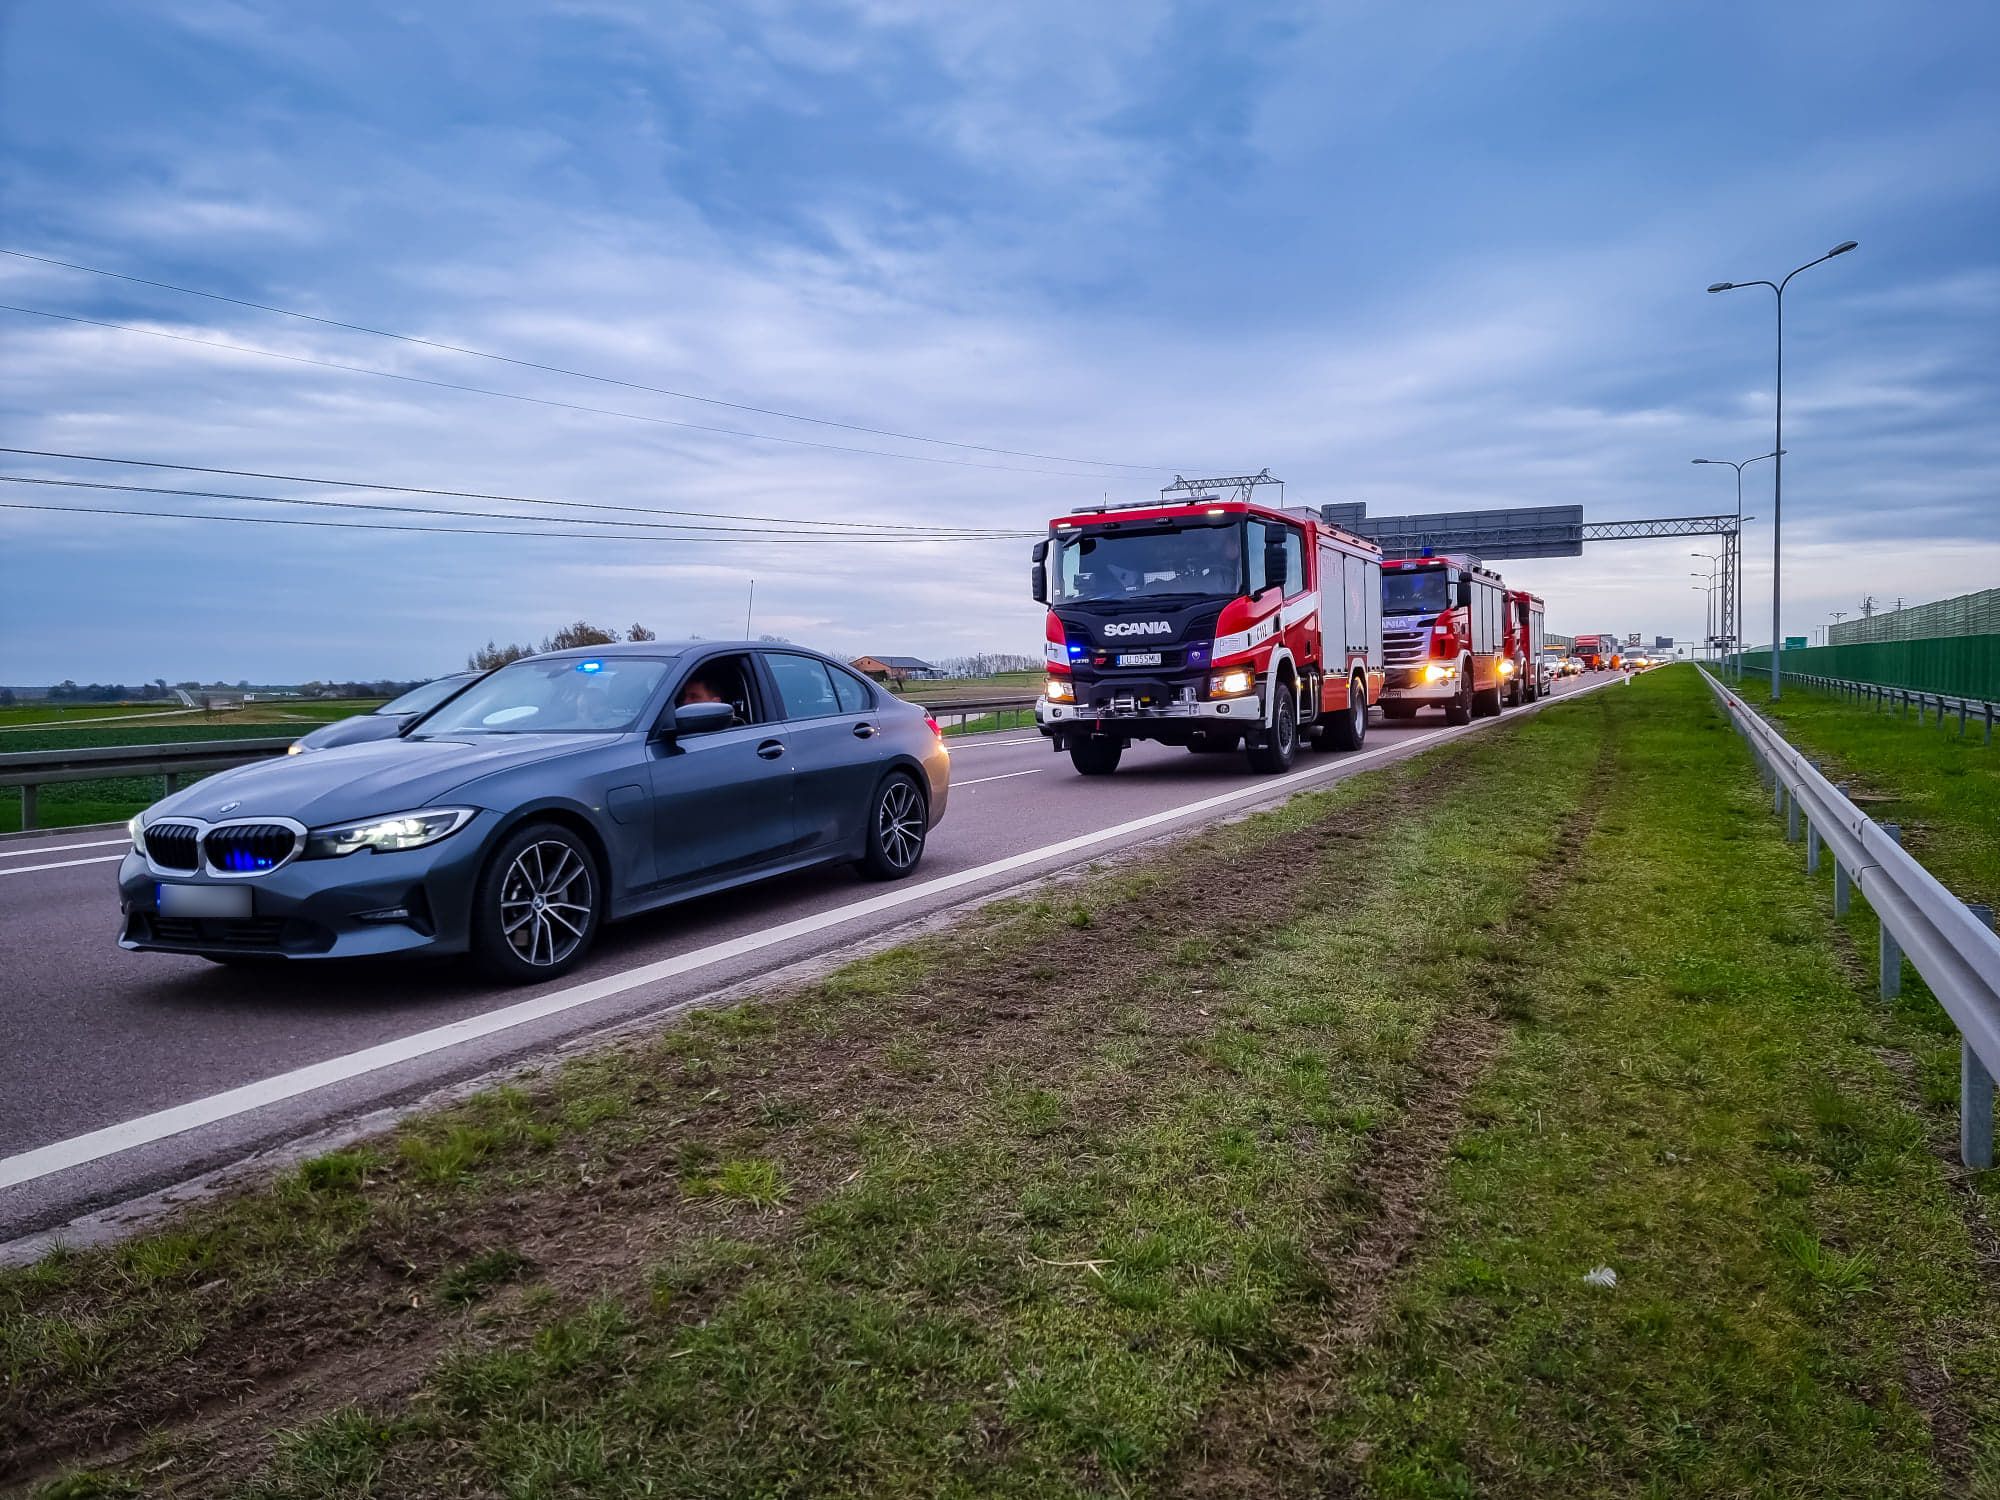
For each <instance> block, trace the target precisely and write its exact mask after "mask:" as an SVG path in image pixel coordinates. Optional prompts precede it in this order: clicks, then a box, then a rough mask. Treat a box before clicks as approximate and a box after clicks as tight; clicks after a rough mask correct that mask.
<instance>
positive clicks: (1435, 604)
mask: <svg viewBox="0 0 2000 1500" xmlns="http://www.w3.org/2000/svg"><path fill="white" fill-rule="evenodd" d="M1508 612H1509V600H1508V593H1507V585H1506V584H1505V583H1504V582H1503V581H1502V580H1501V577H1500V575H1499V574H1498V573H1495V572H1494V571H1493V570H1492V569H1490V568H1487V567H1485V566H1483V565H1482V564H1481V563H1480V562H1479V560H1478V559H1477V558H1472V557H1401V558H1396V559H1393V560H1391V561H1388V562H1385V563H1383V564H1382V658H1383V665H1384V667H1385V669H1386V670H1387V673H1388V679H1387V682H1386V683H1385V684H1384V686H1383V689H1382V712H1383V713H1385V714H1387V715H1388V716H1389V717H1390V718H1392V719H1407V718H1409V717H1411V716H1412V715H1413V714H1415V713H1416V711H1417V710H1418V709H1420V708H1441V709H1443V710H1444V715H1445V719H1446V722H1448V723H1452V724H1469V723H1471V722H1472V719H1473V718H1474V716H1475V715H1477V716H1481V717H1486V716H1490V715H1493V714H1497V713H1499V712H1500V707H1501V701H1502V698H1503V696H1504V694H1505V692H1506V690H1507V681H1508V679H1509V677H1511V676H1512V675H1513V673H1514V671H1515V670H1516V669H1515V668H1514V666H1513V663H1512V662H1511V660H1510V659H1509V656H1508V651H1507V632H1508V624H1507V620H1508Z"/></svg>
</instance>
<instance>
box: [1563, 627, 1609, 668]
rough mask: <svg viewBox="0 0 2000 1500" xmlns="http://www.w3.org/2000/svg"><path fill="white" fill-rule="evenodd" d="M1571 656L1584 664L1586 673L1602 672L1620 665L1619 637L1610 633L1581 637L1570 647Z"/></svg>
mask: <svg viewBox="0 0 2000 1500" xmlns="http://www.w3.org/2000/svg"><path fill="white" fill-rule="evenodd" d="M1570 655H1572V656H1574V657H1575V658H1576V659H1577V660H1578V661H1580V662H1582V663H1583V670H1584V671H1586V672H1602V671H1604V670H1605V669H1606V668H1608V667H1614V666H1616V665H1618V637H1617V636H1616V635H1614V634H1612V633H1611V632H1609V631H1605V632H1603V633H1602V634H1599V635H1580V636H1578V637H1577V638H1576V644H1575V645H1573V646H1571V647H1570Z"/></svg>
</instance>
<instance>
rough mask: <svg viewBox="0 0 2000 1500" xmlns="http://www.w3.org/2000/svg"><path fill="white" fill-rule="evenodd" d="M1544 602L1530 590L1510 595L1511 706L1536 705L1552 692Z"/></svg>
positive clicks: (1507, 666)
mask: <svg viewBox="0 0 2000 1500" xmlns="http://www.w3.org/2000/svg"><path fill="white" fill-rule="evenodd" d="M1542 613H1543V611H1542V601H1541V600H1540V599H1539V598H1537V597H1536V596H1535V595H1533V594H1531V593H1529V592H1528V591H1527V590H1526V589H1509V590H1508V591H1507V645H1506V653H1507V659H1506V660H1505V661H1504V662H1502V663H1501V664H1500V668H1501V671H1502V672H1504V673H1505V674H1506V677H1507V705H1508V707H1510V708H1519V707H1520V706H1521V705H1522V704H1523V703H1533V702H1534V701H1535V700H1536V699H1537V698H1539V697H1541V696H1542V694H1544V693H1546V692H1547V691H1548V690H1549V661H1548V656H1547V654H1546V653H1545V651H1544V649H1543V648H1544V646H1545V645H1546V642H1544V640H1543V639H1542Z"/></svg>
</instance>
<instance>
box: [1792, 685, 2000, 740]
mask: <svg viewBox="0 0 2000 1500" xmlns="http://www.w3.org/2000/svg"><path fill="white" fill-rule="evenodd" d="M1753 675H1754V673H1753ZM1765 675H1766V676H1768V675H1769V674H1768V673H1766V674H1765ZM1778 675H1779V676H1780V677H1782V678H1784V679H1785V680H1786V681H1787V682H1796V683H1800V684H1802V685H1804V686H1806V687H1814V688H1820V689H1822V690H1823V691H1826V692H1830V693H1834V694H1837V695H1838V696H1840V697H1842V698H1846V699H1848V700H1850V701H1851V702H1855V703H1867V704H1870V705H1872V706H1873V707H1874V708H1875V709H1876V710H1877V711H1880V710H1882V709H1889V710H1891V711H1893V712H1895V713H1899V714H1907V713H1908V712H1909V711H1910V709H1911V707H1912V706H1914V707H1915V708H1916V711H1917V727H1918V728H1922V727H1923V722H1924V710H1925V708H1927V707H1929V708H1934V709H1935V710H1936V711H1937V722H1938V727H1939V728H1940V729H1942V728H1943V727H1944V724H1945V719H1946V716H1947V715H1949V714H1956V715H1958V733H1959V737H1960V738H1961V739H1963V738H1964V737H1965V725H1966V722H1967V720H1968V719H1971V720H1974V721H1983V722H1984V723H1985V725H1986V743H1987V744H1989V745H1990V744H1992V743H1993V721H1994V719H1995V718H2000V703H1993V702H1990V701H1989V700H1987V699H1985V698H1959V697H1954V696H1953V695H1952V694H1950V693H1933V692H1930V691H1928V690H1927V689H1924V688H1899V687H1888V686H1885V685H1884V684H1882V683H1879V682H1858V681H1856V680H1855V679H1853V678H1851V677H1823V676H1820V675H1818V674H1817V673H1813V672H1787V671H1784V670H1783V669H1780V671H1779V673H1778Z"/></svg>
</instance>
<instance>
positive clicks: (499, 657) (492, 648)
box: [465, 641, 535, 672]
mask: <svg viewBox="0 0 2000 1500" xmlns="http://www.w3.org/2000/svg"><path fill="white" fill-rule="evenodd" d="M534 654H535V652H534V648H533V647H532V646H499V645H495V644H494V643H493V642H492V641H488V642H487V643H486V644H485V645H484V646H481V647H480V648H479V649H478V650H477V651H474V652H473V653H472V654H471V655H470V656H468V657H466V659H465V664H466V665H467V666H468V667H471V668H472V669H473V670H474V671H478V672H490V671H492V670H493V669H494V668H495V667H504V666H506V665H507V663H508V662H510V661H519V660H520V659H521V658H522V657H524V656H533V655H534Z"/></svg>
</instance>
